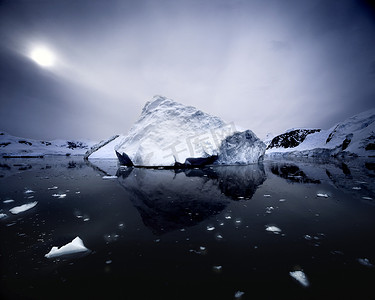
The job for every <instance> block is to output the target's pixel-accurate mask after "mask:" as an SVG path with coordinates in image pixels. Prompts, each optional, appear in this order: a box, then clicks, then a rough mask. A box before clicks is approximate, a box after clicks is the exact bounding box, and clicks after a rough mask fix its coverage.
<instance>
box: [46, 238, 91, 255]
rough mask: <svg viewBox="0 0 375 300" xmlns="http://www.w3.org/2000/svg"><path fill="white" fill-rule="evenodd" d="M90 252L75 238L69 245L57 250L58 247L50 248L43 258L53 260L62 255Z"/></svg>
mask: <svg viewBox="0 0 375 300" xmlns="http://www.w3.org/2000/svg"><path fill="white" fill-rule="evenodd" d="M86 251H90V250H89V249H87V248H86V247H85V245H84V244H83V241H82V240H81V239H80V238H79V237H78V236H77V237H76V238H75V239H74V240H72V241H71V242H70V243H68V244H66V245H64V246H62V247H60V248H58V247H52V249H51V251H50V252H48V253H47V254H46V255H45V257H47V258H55V257H60V256H64V255H69V254H75V253H81V252H86Z"/></svg>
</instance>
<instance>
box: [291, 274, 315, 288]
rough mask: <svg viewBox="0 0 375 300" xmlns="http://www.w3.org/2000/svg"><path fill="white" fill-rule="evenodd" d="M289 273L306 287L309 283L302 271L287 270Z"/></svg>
mask: <svg viewBox="0 0 375 300" xmlns="http://www.w3.org/2000/svg"><path fill="white" fill-rule="evenodd" d="M289 275H290V276H292V277H293V278H294V279H295V280H297V281H298V282H299V283H300V284H301V285H302V286H304V287H308V286H309V285H310V282H309V280H308V279H307V277H306V274H305V273H304V272H302V271H293V272H289Z"/></svg>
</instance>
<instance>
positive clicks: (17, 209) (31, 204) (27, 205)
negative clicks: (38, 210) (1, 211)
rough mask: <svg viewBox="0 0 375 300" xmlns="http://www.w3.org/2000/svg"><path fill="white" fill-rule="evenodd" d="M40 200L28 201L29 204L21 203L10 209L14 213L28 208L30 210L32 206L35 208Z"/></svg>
mask: <svg viewBox="0 0 375 300" xmlns="http://www.w3.org/2000/svg"><path fill="white" fill-rule="evenodd" d="M37 204H38V202H37V201H35V202H31V203H27V204H24V205H21V206H16V207H13V208H11V209H10V210H9V211H10V212H11V213H12V214H14V215H17V214H19V213H21V212H24V211H26V210H29V209H31V208H33V207H34V206H35V205H37Z"/></svg>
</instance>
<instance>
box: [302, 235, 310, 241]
mask: <svg viewBox="0 0 375 300" xmlns="http://www.w3.org/2000/svg"><path fill="white" fill-rule="evenodd" d="M303 238H304V239H305V240H308V241H311V240H312V237H311V235H308V234H305V235H304V236H303Z"/></svg>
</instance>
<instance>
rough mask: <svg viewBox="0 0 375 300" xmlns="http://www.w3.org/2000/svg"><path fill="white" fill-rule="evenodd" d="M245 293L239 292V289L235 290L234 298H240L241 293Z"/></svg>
mask: <svg viewBox="0 0 375 300" xmlns="http://www.w3.org/2000/svg"><path fill="white" fill-rule="evenodd" d="M243 294H245V293H244V292H241V291H237V292H236V293H235V294H234V298H236V299H240V298H241V297H242V295H243Z"/></svg>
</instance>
